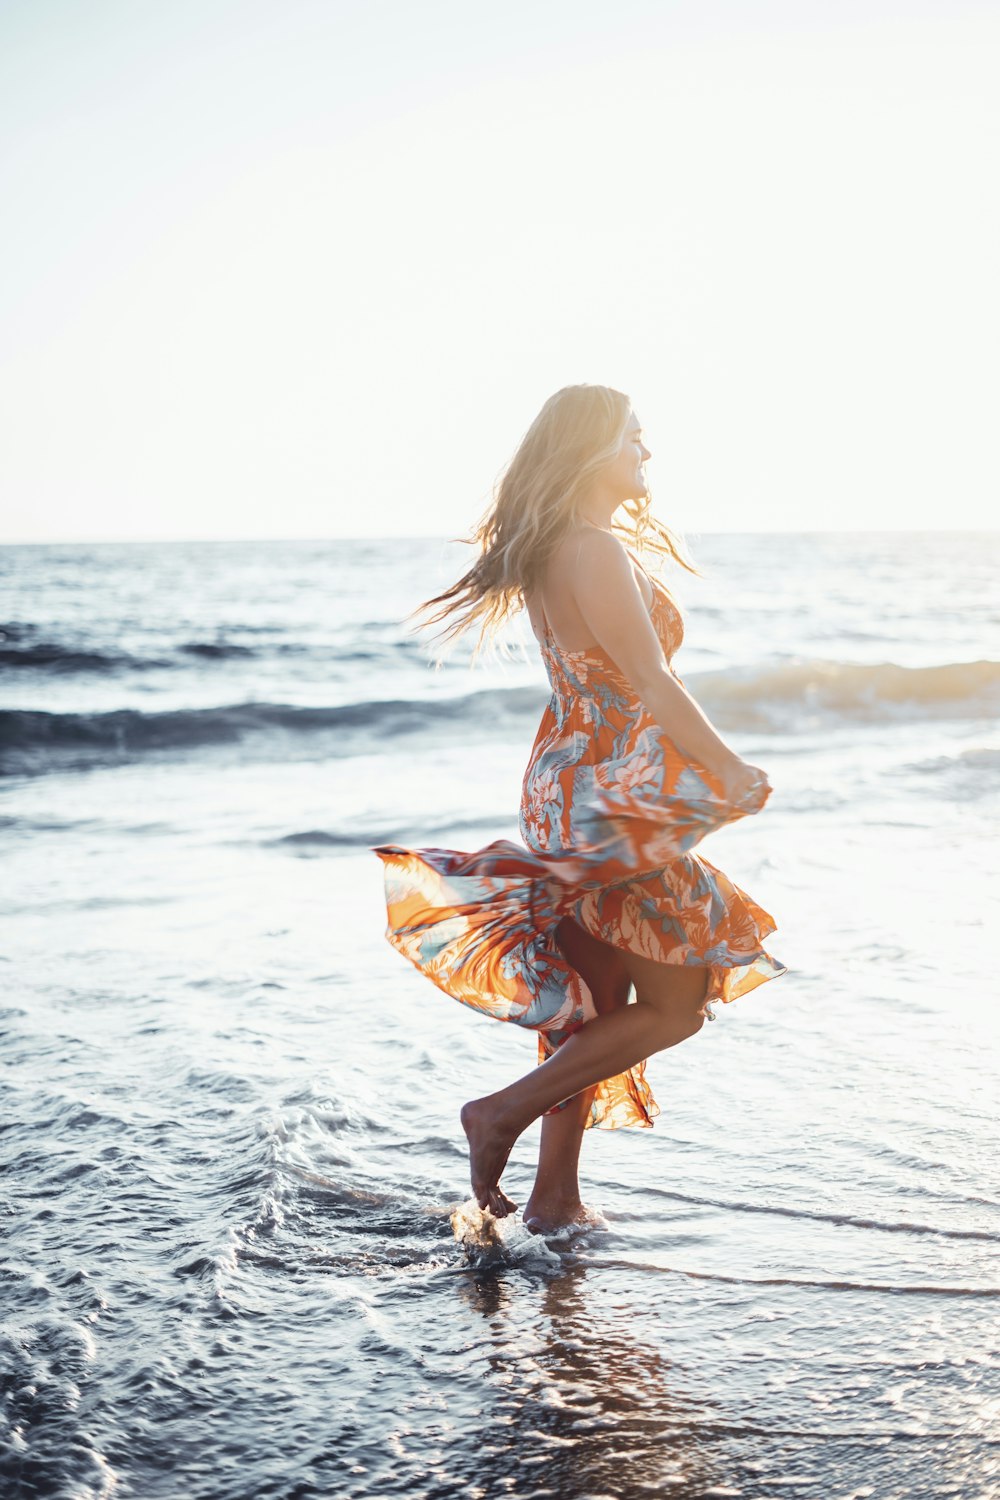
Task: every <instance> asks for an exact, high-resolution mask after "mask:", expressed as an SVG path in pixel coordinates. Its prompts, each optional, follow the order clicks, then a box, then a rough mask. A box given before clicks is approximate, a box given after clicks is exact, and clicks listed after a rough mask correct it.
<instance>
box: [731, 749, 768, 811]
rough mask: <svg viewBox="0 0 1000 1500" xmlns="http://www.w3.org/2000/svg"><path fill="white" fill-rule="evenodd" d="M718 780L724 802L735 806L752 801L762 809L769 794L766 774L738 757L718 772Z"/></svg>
mask: <svg viewBox="0 0 1000 1500" xmlns="http://www.w3.org/2000/svg"><path fill="white" fill-rule="evenodd" d="M719 779H720V780H721V782H722V791H723V795H724V796H725V798H726V801H727V802H732V803H734V804H736V805H739V804H740V803H743V802H746V801H748V800H750V799H752V800H753V801H754V802H755V803H756V804H757V806H758V807H763V805H764V803H765V801H766V800H767V798H768V797H769V796H770V794H771V783H770V781H768V779H767V772H766V771H762V770H761V769H760V767H759V766H751V765H749V764H748V763H747V762H746V761H745V760H741V759H740V758H739V757H738V756H737V757H736V758H735V759H734V760H733V761H732V762H731V763H730V764H729V765H728V766H726V768H725V770H724V771H722V772H720V777H719Z"/></svg>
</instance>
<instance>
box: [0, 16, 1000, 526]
mask: <svg viewBox="0 0 1000 1500" xmlns="http://www.w3.org/2000/svg"><path fill="white" fill-rule="evenodd" d="M998 76H1000V7H998V6H996V5H995V4H969V3H964V0H938V3H918V0H914V3H911V4H902V3H896V4H894V3H891V0H828V3H820V0H787V3H779V0H771V3H764V0H760V3H755V0H673V3H671V0H615V3H611V0H604V3H601V4H594V3H588V0H505V3H504V4H503V5H489V6H487V5H486V4H477V3H475V0H461V3H459V0H454V3H451V0H448V3H445V0H422V3H420V4H416V3H414V0H322V3H320V0H271V3H268V4H264V3H260V0H158V3H157V0H148V3H145V4H137V3H135V0H122V3H106V0H76V3H73V0H65V3H55V0H6V3H5V4H4V5H3V6H2V7H0V135H2V147H3V157H2V162H0V194H2V202H3V205H4V225H5V227H4V231H3V239H2V249H0V257H2V267H3V275H2V277H0V328H2V334H0V339H2V345H0V410H2V413H3V427H4V435H3V440H2V443H0V540H4V541H18V540H67V541H68V540H89V539H102V540H103V539H109V540H115V539H123V540H124V539H131V538H147V537H149V538H159V537H163V538H173V537H239V536H246V537H286V536H287V537H303V536H305V537H310V536H314V537H329V536H338V535H344V536H363V535H376V534H381V535H388V534H398V535H415V534H435V535H441V534H444V535H457V534H462V533H465V532H466V531H467V530H468V529H469V527H470V526H471V524H472V523H473V522H474V520H475V519H476V517H477V516H478V515H479V514H480V512H481V511H482V509H483V508H484V506H485V505H486V503H487V502H488V499H489V495H490V490H491V487H492V485H493V482H494V480H495V478H496V476H497V474H498V472H499V471H500V469H501V468H502V467H503V465H504V463H505V462H506V461H507V459H508V458H509V457H510V456H511V454H512V453H513V451H514V449H515V448H516V446H517V443H518V442H519V440H520V438H521V436H522V434H523V432H524V430H525V428H526V427H527V425H528V424H529V422H530V421H531V419H532V418H533V416H534V415H535V412H536V411H537V409H538V408H539V406H540V405H541V403H542V402H543V401H544V400H545V398H546V397H547V396H548V395H549V394H550V393H551V392H552V391H553V390H555V389H557V388H558V387H559V386H562V385H565V384H567V383H570V382H576V381H579V380H588V381H597V382H603V383H608V384H611V385H616V386H618V387H619V388H621V389H623V390H625V391H627V392H628V393H629V394H630V395H631V396H632V398H633V400H634V403H635V408H636V411H637V412H638V414H639V416H640V419H641V420H642V422H643V425H644V428H645V433H646V441H647V443H648V445H649V447H650V448H651V449H652V451H653V458H652V460H651V462H650V464H649V465H648V474H649V478H650V482H651V485H652V488H653V493H654V497H655V500H656V507H657V511H658V513H659V514H660V515H662V516H663V518H664V519H665V520H667V521H668V522H670V523H672V524H674V525H676V526H678V527H679V528H680V529H682V530H685V531H688V532H689V533H694V534H696V533H698V532H700V531H702V530H730V529H732V530H755V529H785V528H792V529H812V528H819V529H825V528H828V527H832V528H840V527H850V528H854V527H874V528H883V527H885V528H895V527H937V526H946V527H965V526H984V527H991V528H992V527H995V526H997V524H998V521H997V510H998V500H1000V483H998V481H1000V457H998V442H997V426H998V422H997V416H998V412H1000V373H998V366H1000V352H998V351H1000V289H998V280H1000V278H998V276H997V266H998V265H1000V194H998V192H997V178H996V173H997V162H998V160H1000V89H998V87H997V78H998Z"/></svg>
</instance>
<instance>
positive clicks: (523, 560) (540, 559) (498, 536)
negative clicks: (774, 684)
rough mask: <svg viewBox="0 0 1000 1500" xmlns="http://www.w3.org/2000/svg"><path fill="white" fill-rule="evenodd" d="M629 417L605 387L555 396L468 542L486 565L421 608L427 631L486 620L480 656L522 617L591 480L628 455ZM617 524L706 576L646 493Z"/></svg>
mask: <svg viewBox="0 0 1000 1500" xmlns="http://www.w3.org/2000/svg"><path fill="white" fill-rule="evenodd" d="M631 409H632V403H631V401H630V400H629V398H628V397H627V396H625V395H623V394H622V392H621V391H616V390H612V388H611V387H610V386H606V385H567V386H564V387H563V389H562V390H561V391H556V393H555V395H554V396H550V397H549V399H548V400H547V401H546V403H545V405H544V406H543V407H542V409H541V411H540V412H539V413H538V416H537V417H536V418H535V420H534V421H533V422H532V424H531V426H530V427H529V428H528V431H527V432H526V433H525V435H524V438H523V440H522V442H521V446H520V447H519V448H518V450H517V452H516V453H515V454H514V457H513V458H512V459H511V461H510V463H509V465H508V466H507V469H506V470H505V472H504V473H503V475H502V476H501V478H500V480H499V481H498V484H497V487H496V490H495V492H494V499H493V504H492V505H491V506H490V508H489V510H488V511H487V512H486V514H485V515H484V516H483V518H482V520H481V521H480V523H479V525H478V526H477V527H476V530H475V531H474V532H473V534H472V536H471V538H469V541H470V542H471V543H472V544H473V545H475V544H478V546H479V549H480V556H479V558H478V559H477V560H476V562H475V563H473V565H472V567H471V568H470V569H469V570H468V572H467V573H463V575H462V577H461V578H460V579H459V580H458V582H457V583H454V584H453V585H452V586H451V588H449V589H445V591H444V593H441V594H437V595H435V597H434V598H433V599H428V600H427V601H426V603H424V604H422V605H421V606H420V607H419V609H418V610H417V611H416V614H417V615H418V616H423V619H422V620H421V622H420V623H421V624H422V625H440V624H442V623H443V622H445V621H447V622H448V623H447V625H446V627H445V629H444V630H442V631H441V632H440V639H441V641H442V642H446V641H450V640H454V639H455V637H457V636H459V635H461V634H462V633H463V631H465V630H467V629H468V628H469V627H470V626H471V625H473V624H474V623H476V622H477V621H478V622H479V626H480V631H479V644H478V646H477V648H476V649H477V651H478V650H479V648H480V647H481V646H482V645H484V644H485V643H486V642H487V641H488V640H490V638H491V637H492V636H494V635H495V634H496V632H497V630H498V629H499V627H500V626H501V625H502V624H503V622H504V621H505V620H506V619H508V618H509V617H510V616H511V615H514V614H516V613H517V612H518V611H519V610H520V609H523V607H524V603H525V597H526V596H527V595H528V594H530V593H531V591H532V589H534V588H535V587H536V586H537V584H538V583H539V582H540V581H541V579H542V577H543V575H544V572H545V567H546V564H547V563H548V560H549V558H550V557H551V556H552V553H553V552H554V550H555V548H556V547H557V546H558V544H559V542H560V541H561V540H562V538H563V537H564V536H565V535H566V533H567V532H568V531H570V530H571V529H572V527H573V526H574V525H575V524H576V523H577V522H578V521H579V518H580V506H581V503H582V501H583V500H584V498H585V496H586V494H587V491H588V489H589V487H590V484H591V482H592V481H593V479H594V478H595V477H596V476H597V475H598V474H599V473H600V471H601V470H602V469H603V468H604V467H605V465H606V464H608V463H610V462H611V461H612V460H613V459H614V458H616V457H617V456H618V454H619V453H620V451H621V445H622V439H623V437H624V435H625V430H626V428H627V426H628V419H629V413H630V412H631ZM622 512H624V517H623V515H622ZM612 524H613V530H614V531H615V533H616V534H617V535H618V536H619V537H621V539H622V540H623V541H626V542H631V543H632V544H633V545H634V546H635V547H637V548H638V549H639V550H641V551H645V552H647V553H652V554H653V555H654V556H657V557H659V558H662V557H672V558H673V559H674V561H675V562H677V563H679V564H680V565H681V567H682V568H686V569H687V570H688V572H689V573H697V572H698V569H697V568H696V567H695V566H694V564H693V563H692V562H690V561H689V559H688V558H687V557H686V556H685V555H684V551H683V547H682V544H681V542H680V539H679V538H678V537H677V536H675V534H674V533H673V532H672V531H671V530H670V529H669V527H667V526H665V525H664V524H663V522H662V521H659V520H657V519H656V517H655V516H653V515H652V511H651V504H650V500H649V497H648V495H647V496H646V497H645V498H644V499H642V500H627V501H625V503H624V504H623V505H622V506H620V507H619V510H618V511H617V512H616V514H615V517H614V521H613V523H612Z"/></svg>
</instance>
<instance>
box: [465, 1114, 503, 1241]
mask: <svg viewBox="0 0 1000 1500" xmlns="http://www.w3.org/2000/svg"><path fill="white" fill-rule="evenodd" d="M460 1118H461V1121H462V1129H463V1130H464V1131H465V1134H466V1136H467V1137H468V1140H469V1176H470V1177H471V1178H472V1192H473V1196H474V1197H475V1200H476V1202H477V1203H478V1204H479V1207H480V1208H482V1209H487V1208H488V1209H489V1210H490V1212H491V1213H492V1214H495V1215H496V1217H497V1218H498V1219H504V1218H506V1216H507V1215H508V1214H511V1213H513V1212H514V1210H515V1209H516V1208H517V1204H516V1203H514V1202H513V1201H512V1200H511V1199H510V1198H508V1197H507V1194H506V1193H503V1192H501V1191H500V1178H501V1176H502V1175H503V1169H504V1167H505V1166H506V1165H507V1158H508V1156H510V1151H511V1147H512V1146H513V1144H514V1142H515V1141H516V1140H517V1133H516V1131H511V1130H510V1129H509V1128H505V1127H504V1126H503V1125H502V1124H501V1122H500V1117H499V1112H498V1111H497V1110H496V1109H493V1108H491V1106H490V1102H489V1100H488V1099H472V1100H470V1102H469V1103H468V1104H464V1105H463V1106H462V1112H461V1116H460Z"/></svg>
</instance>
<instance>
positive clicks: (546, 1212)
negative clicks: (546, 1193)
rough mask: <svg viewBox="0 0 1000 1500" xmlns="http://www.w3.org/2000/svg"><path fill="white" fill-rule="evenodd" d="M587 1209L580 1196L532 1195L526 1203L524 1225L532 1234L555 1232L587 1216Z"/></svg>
mask: <svg viewBox="0 0 1000 1500" xmlns="http://www.w3.org/2000/svg"><path fill="white" fill-rule="evenodd" d="M586 1212H587V1210H586V1209H585V1208H584V1206H583V1204H582V1203H581V1202H580V1199H579V1198H565V1199H555V1198H553V1199H539V1198H535V1197H530V1198H529V1199H528V1201H527V1203H526V1204H525V1205H524V1227H525V1229H530V1230H531V1233H532V1234H553V1233H554V1232H555V1231H556V1230H557V1229H565V1228H566V1227H567V1225H569V1224H575V1223H576V1222H577V1221H578V1220H580V1219H582V1218H584V1217H585V1215H586Z"/></svg>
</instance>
